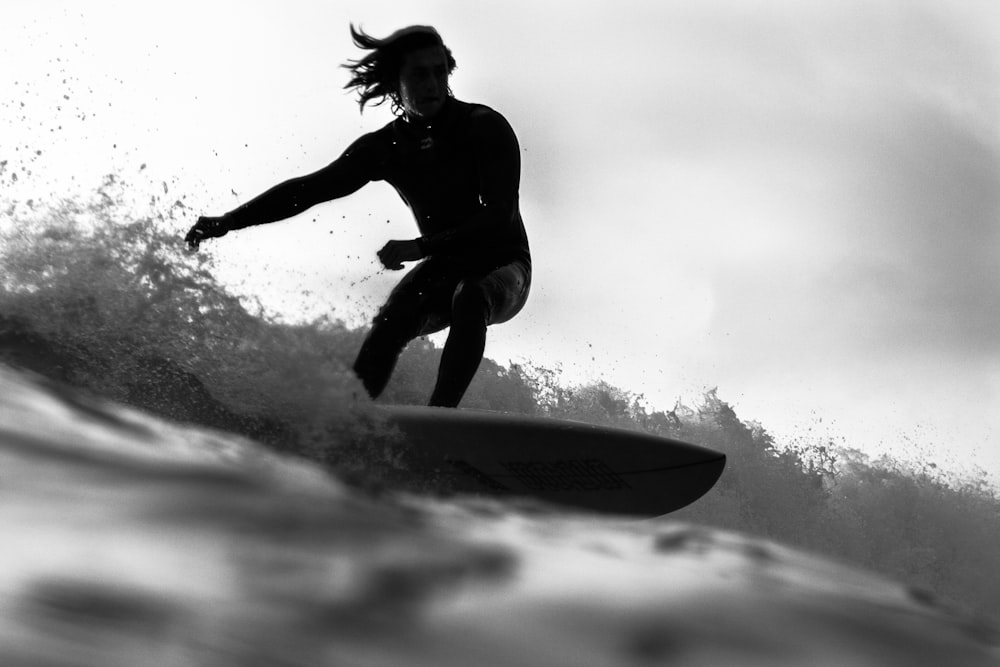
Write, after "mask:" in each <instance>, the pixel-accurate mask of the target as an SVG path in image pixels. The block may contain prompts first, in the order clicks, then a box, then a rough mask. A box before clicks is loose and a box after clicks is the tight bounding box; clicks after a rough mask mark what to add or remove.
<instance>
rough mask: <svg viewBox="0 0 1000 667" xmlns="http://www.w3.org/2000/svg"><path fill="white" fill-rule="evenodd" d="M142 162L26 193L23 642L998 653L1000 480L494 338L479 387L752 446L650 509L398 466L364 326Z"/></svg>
mask: <svg viewBox="0 0 1000 667" xmlns="http://www.w3.org/2000/svg"><path fill="white" fill-rule="evenodd" d="M119 186H120V184H119V183H118V181H117V178H116V177H111V176H109V177H108V179H106V181H105V183H104V185H103V186H102V188H100V189H99V190H98V191H97V192H95V193H93V194H92V195H89V196H85V197H80V198H76V199H71V200H64V201H51V202H44V203H41V202H36V201H31V202H20V201H18V202H5V203H4V205H3V206H2V207H0V209H2V210H3V213H2V215H0V261H2V266H3V273H2V276H0V281H2V282H0V288H2V289H0V464H2V468H0V531H2V534H3V535H5V539H4V548H3V550H2V551H0V617H2V618H3V623H2V627H0V663H2V664H5V665H6V664H11V665H135V664H158V665H159V664H162V665H193V664H223V665H227V664H233V665H236V664H240V665H243V664H289V665H298V664H302V665H312V664H351V665H354V664H357V665H380V664H385V665H388V664H416V665H422V664H426V665H468V664H479V665H524V664H553V665H562V664H565V665H570V664H572V665H588V664H594V665H598V664H600V665H607V664H620V665H629V664H636V665H641V664H684V665H702V664H703V665H725V664H734V665H736V664H739V665H753V664H761V665H775V664H789V665H791V664H816V665H822V664H829V665H843V664H851V665H864V664H872V665H876V664H877V665H887V664H900V665H902V664H908V665H910V664H944V662H945V661H947V663H948V664H956V665H961V664H968V665H980V664H983V665H985V664H996V662H997V661H998V660H1000V653H998V645H1000V634H998V632H997V629H996V628H997V625H996V622H995V620H993V619H995V618H996V617H997V615H998V614H1000V579H998V576H997V572H1000V553H998V550H997V548H996V545H997V544H1000V511H998V510H1000V501H998V499H997V496H996V493H995V491H994V490H993V489H992V487H991V486H990V485H989V484H988V483H987V482H986V480H985V478H984V477H975V476H973V477H956V476H951V475H948V474H946V473H944V472H941V471H940V470H938V469H936V468H934V467H933V466H931V465H929V464H928V465H921V464H912V463H906V462H901V461H896V460H891V459H881V460H876V461H873V460H870V459H868V458H866V457H865V456H864V455H862V454H861V453H859V452H856V451H853V450H850V449H848V448H844V447H835V446H834V445H833V444H831V443H826V444H822V443H820V444H810V445H797V446H793V445H790V444H788V443H780V442H775V441H774V439H773V438H772V437H771V436H770V435H769V434H768V433H767V430H766V426H764V425H760V424H756V423H754V422H752V421H749V420H746V419H744V418H743V417H741V416H739V415H736V414H735V412H734V411H733V410H732V408H731V407H730V406H729V405H728V404H727V403H726V402H725V401H724V399H722V398H720V396H719V393H717V392H709V393H708V394H706V395H705V397H704V399H703V401H702V402H701V403H700V404H698V405H694V406H684V405H678V406H677V407H676V408H675V409H674V410H673V411H670V412H657V411H651V410H649V409H647V408H646V407H644V406H643V405H642V403H641V401H640V400H639V399H638V398H637V397H635V396H634V395H633V394H631V393H630V392H628V390H627V389H622V388H617V387H612V386H609V385H607V384H604V383H596V384H594V385H590V386H582V387H579V386H576V387H571V386H564V385H563V384H561V382H560V379H559V377H558V374H557V373H554V372H553V371H550V370H548V369H545V368H540V367H530V366H525V365H509V366H506V367H504V366H501V365H499V364H496V363H494V362H492V361H489V360H487V361H485V362H484V364H483V367H482V368H481V369H480V374H479V376H478V377H477V379H476V381H475V384H474V386H473V387H472V389H471V390H470V393H469V396H468V398H467V401H466V405H467V406H470V407H484V408H490V409H499V410H506V411H512V412H521V413H527V414H545V415H550V416H556V417H566V418H573V419H581V420H584V421H592V422H595V423H604V424H615V425H618V426H623V427H626V428H635V429H644V430H648V431H652V432H657V433H662V434H664V435H669V436H672V437H678V438H680V439H683V440H689V441H692V442H697V443H700V444H704V445H706V446H709V447H712V448H715V449H718V450H721V451H723V452H725V453H726V454H727V457H728V461H729V463H728V466H727V470H726V473H725V474H724V476H723V478H722V479H721V480H720V481H719V483H718V484H717V486H716V488H715V489H713V491H712V492H710V493H709V494H708V495H707V496H705V497H704V498H703V499H702V500H700V501H698V502H697V503H695V504H694V505H693V506H691V507H689V508H686V509H684V510H682V511H680V512H678V513H675V514H673V515H670V516H668V517H663V518H661V519H657V520H652V521H643V522H637V521H629V520H626V519H617V518H608V517H596V516H589V515H586V514H581V513H574V512H569V511H567V510H565V509H560V508H555V507H546V506H540V505H537V504H532V503H527V502H513V503H499V502H490V501H485V500H481V499H469V498H432V497H414V496H405V495H400V494H397V493H395V492H393V491H392V489H389V488H386V487H385V486H384V484H382V483H381V480H379V479H378V477H377V475H373V474H371V471H372V470H373V469H374V468H373V466H372V465H371V463H372V460H373V458H378V459H380V462H385V460H388V459H391V444H392V442H393V437H394V436H393V434H392V433H391V431H389V430H388V429H386V427H385V425H384V424H382V423H380V422H379V420H378V417H377V416H376V413H375V412H374V411H373V410H371V404H370V402H369V401H368V399H367V398H366V397H365V396H364V392H363V391H362V390H361V387H360V385H359V383H358V382H357V380H356V379H355V378H354V377H353V375H352V373H351V372H350V370H349V368H350V364H351V362H352V360H353V356H354V354H355V353H356V350H357V348H358V346H359V344H360V341H361V337H362V336H363V331H360V330H357V329H352V328H350V327H348V326H346V325H344V324H342V323H339V322H336V321H332V320H322V319H321V320H316V321H312V322H306V323H299V324H288V323H283V322H281V321H277V320H275V319H274V318H273V317H270V316H269V315H268V314H267V313H265V312H263V310H262V309H261V308H259V307H257V306H255V304H253V303H252V302H248V301H247V300H245V299H241V298H239V297H237V296H234V295H233V294H231V293H229V292H227V290H226V289H225V288H224V287H223V286H221V285H220V283H219V282H218V281H217V280H216V279H215V277H214V274H213V267H212V265H211V263H210V261H209V260H208V259H206V258H205V256H204V255H199V254H191V253H188V252H186V251H185V250H184V249H183V248H182V247H181V245H180V244H179V243H178V230H179V229H182V228H183V227H184V224H183V220H184V216H185V215H186V211H185V210H184V207H183V205H178V206H165V205H162V202H160V203H156V202H154V204H156V205H153V206H147V207H145V208H144V207H143V206H138V205H137V204H136V203H135V202H134V201H130V200H127V198H126V197H124V196H123V195H122V189H121V188H120V187H119ZM143 210H148V211H150V212H149V213H137V211H143ZM439 355H440V350H438V349H436V348H435V346H434V345H432V344H431V343H429V342H427V341H418V342H415V343H414V344H413V345H412V346H411V348H410V349H409V350H408V351H407V353H406V355H404V358H403V359H402V360H401V362H400V366H399V369H398V371H397V374H396V377H395V378H394V381H393V384H392V386H391V387H390V388H389V390H388V392H387V395H386V397H385V400H386V401H388V402H403V403H406V402H410V403H419V402H421V401H422V399H423V396H424V395H425V393H426V388H427V386H428V385H429V384H430V382H431V381H432V378H433V373H434V370H435V369H436V364H437V360H438V358H439Z"/></svg>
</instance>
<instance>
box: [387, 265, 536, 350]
mask: <svg viewBox="0 0 1000 667" xmlns="http://www.w3.org/2000/svg"><path fill="white" fill-rule="evenodd" d="M530 290H531V266H530V265H529V264H528V263H527V262H525V261H523V260H520V259H515V260H513V261H511V262H509V263H507V264H502V265H500V266H497V267H495V268H492V269H486V270H483V269H478V270H476V269H470V268H468V267H465V266H462V265H461V264H459V263H457V262H454V261H451V260H448V259H443V258H435V257H430V258H428V259H425V260H424V261H422V262H421V263H420V264H418V265H417V266H415V267H414V268H413V269H411V270H410V272H409V273H407V274H406V275H405V276H404V277H403V279H402V280H400V281H399V284H398V285H396V287H395V288H394V289H393V290H392V292H391V293H390V294H389V298H388V299H387V300H386V303H385V305H384V306H382V308H381V309H380V310H379V313H378V315H377V316H376V318H375V321H376V323H377V324H379V325H381V326H389V327H392V328H397V327H399V329H401V331H400V332H399V333H400V334H402V337H404V338H407V339H412V338H416V337H418V336H426V335H428V334H432V333H435V332H437V331H441V330H442V329H445V328H446V327H448V326H450V325H451V322H452V313H453V308H454V307H455V305H456V302H457V300H458V299H460V298H462V296H461V295H462V294H463V293H465V294H466V295H467V296H468V294H469V292H470V291H471V292H472V296H473V298H472V299H471V300H472V301H473V302H474V303H477V304H481V306H482V307H483V308H484V313H483V314H484V316H485V317H486V323H487V325H491V324H501V323H503V322H507V321H508V320H510V319H511V318H513V317H514V316H515V315H517V314H518V313H519V312H521V309H522V308H523V307H524V304H525V302H526V301H527V299H528V293H529V292H530Z"/></svg>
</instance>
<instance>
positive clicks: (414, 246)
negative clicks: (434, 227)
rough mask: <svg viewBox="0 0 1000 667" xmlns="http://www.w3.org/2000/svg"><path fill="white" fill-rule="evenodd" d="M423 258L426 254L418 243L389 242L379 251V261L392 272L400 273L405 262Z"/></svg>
mask: <svg viewBox="0 0 1000 667" xmlns="http://www.w3.org/2000/svg"><path fill="white" fill-rule="evenodd" d="M423 258H424V253H423V252H421V250H420V244H419V243H417V242H416V241H389V242H388V243H386V244H385V245H384V246H382V249H381V250H379V251H378V259H379V261H380V262H382V266H384V267H385V268H387V269H389V270H390V271H399V270H400V269H401V268H403V262H415V261H417V260H418V259H423Z"/></svg>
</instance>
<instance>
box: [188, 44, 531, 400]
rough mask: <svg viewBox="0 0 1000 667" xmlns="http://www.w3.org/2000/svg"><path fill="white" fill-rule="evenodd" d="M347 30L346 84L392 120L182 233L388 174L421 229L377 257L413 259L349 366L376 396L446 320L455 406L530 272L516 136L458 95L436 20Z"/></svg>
mask: <svg viewBox="0 0 1000 667" xmlns="http://www.w3.org/2000/svg"><path fill="white" fill-rule="evenodd" d="M351 36H352V38H353V39H354V43H355V45H357V46H358V47H359V48H361V49H364V50H366V51H368V53H367V54H366V55H365V56H364V57H362V58H360V59H359V60H352V61H349V62H348V63H347V64H345V65H344V67H346V68H348V69H349V70H350V71H351V74H352V77H351V79H350V81H349V82H348V84H347V86H345V87H346V88H348V89H353V90H355V91H357V93H358V95H359V105H360V107H361V110H362V111H364V107H365V105H366V104H368V103H369V102H371V103H372V104H373V106H378V105H380V104H382V103H384V102H386V101H387V100H388V101H389V102H390V103H391V108H392V111H393V114H394V115H395V116H396V118H395V120H393V121H391V122H389V123H388V124H387V125H385V126H384V127H382V128H381V129H380V130H377V131H375V132H371V133H369V134H365V135H364V136H362V137H361V138H359V139H358V140H357V141H355V142H354V143H352V144H351V145H350V146H349V147H348V148H347V150H345V151H344V152H343V154H342V155H341V156H340V157H339V158H337V159H336V160H334V161H333V162H332V163H331V164H329V165H328V166H326V167H324V168H322V169H320V170H319V171H317V172H315V173H312V174H309V175H306V176H301V177H298V178H293V179H291V180H288V181H285V182H283V183H280V184H279V185H277V186H275V187H273V188H271V189H270V190H267V191H266V192H264V193H263V194H261V195H259V196H258V197H256V198H255V199H252V200H251V201H249V202H247V203H246V204H243V205H242V206H240V207H238V208H236V209H235V210H233V211H231V212H229V213H227V214H225V215H223V216H219V217H207V216H202V217H200V218H199V219H198V221H197V222H196V223H195V225H194V226H193V227H192V228H191V230H190V231H189V232H188V233H187V236H186V237H185V241H186V242H187V243H188V245H189V246H191V248H197V247H198V245H199V244H200V243H201V242H202V241H204V240H206V239H210V238H218V237H220V236H224V235H225V234H226V233H227V232H230V231H233V230H236V229H243V228H245V227H250V226H253V225H261V224H266V223H270V222H276V221H278V220H284V219H286V218H290V217H292V216H295V215H297V214H299V213H302V212H303V211H305V210H306V209H308V208H310V207H312V206H314V205H316V204H319V203H321V202H326V201H330V200H332V199H337V198H339V197H344V196H346V195H349V194H351V193H353V192H355V191H357V190H358V189H360V188H361V187H362V186H363V185H365V184H366V183H368V182H371V181H386V182H388V183H389V184H390V185H392V186H393V187H394V188H395V189H396V191H397V192H398V193H399V195H400V196H401V197H402V199H403V201H404V202H405V203H406V204H407V205H408V206H409V207H410V209H411V210H412V212H413V215H414V217H415V218H416V222H417V227H418V229H419V231H420V236H419V237H418V238H414V239H407V240H390V241H389V242H388V243H386V244H385V245H384V246H383V247H382V249H381V250H379V252H378V259H379V261H380V262H381V263H382V265H383V266H384V267H385V268H386V269H389V270H392V271H398V270H401V269H403V268H404V264H405V263H407V262H419V263H418V264H416V266H415V267H413V268H412V269H410V271H409V272H408V273H407V274H406V275H405V276H403V278H402V280H400V282H399V283H398V284H397V285H396V287H395V288H394V289H393V290H392V292H391V293H390V295H389V298H388V300H387V301H386V303H385V305H383V306H382V308H381V309H380V310H379V311H378V314H377V315H376V316H375V318H374V320H373V322H372V326H371V329H370V330H369V332H368V334H367V336H366V338H365V341H364V343H363V344H362V346H361V350H360V352H359V353H358V356H357V360H356V361H355V363H354V371H355V373H356V374H357V375H358V377H359V378H360V380H361V382H362V383H363V385H364V387H365V389H366V390H367V392H368V393H369V395H371V397H372V398H375V397H377V396H378V395H379V394H381V393H382V390H383V389H385V386H386V384H387V383H388V381H389V377H390V376H391V374H392V371H393V368H394V367H395V365H396V360H397V359H398V358H399V355H400V353H401V352H402V351H403V349H404V348H405V347H406V345H407V343H409V342H410V341H411V340H413V339H414V338H417V337H418V336H423V335H426V334H430V333H433V332H436V331H441V330H443V329H445V328H446V327H450V330H449V332H448V338H447V340H446V342H445V345H444V350H443V351H442V356H441V364H440V367H439V369H438V377H437V382H436V384H435V386H434V390H433V393H432V394H431V398H430V405H436V406H446V407H455V406H457V405H458V403H459V402H460V401H461V399H462V396H463V395H464V394H465V391H466V389H467V388H468V386H469V383H470V382H471V381H472V378H473V376H474V375H475V373H476V369H477V368H478V367H479V364H480V362H481V361H482V358H483V351H484V348H485V345H486V327H487V326H488V325H491V324H500V323H502V322H506V321H508V320H510V319H511V318H512V317H514V316H515V315H517V313H518V312H519V311H520V310H521V308H522V307H523V306H524V303H525V300H526V299H527V296H528V290H529V287H530V284H531V255H530V253H529V250H528V240H527V235H526V233H525V229H524V223H523V221H522V219H521V213H520V210H519V206H518V187H519V182H520V171H521V166H520V149H519V147H518V142H517V138H516V136H515V135H514V131H513V130H512V129H511V126H510V125H509V124H508V122H507V121H506V119H505V118H504V117H503V116H502V115H500V114H499V113H498V112H496V111H494V110H493V109H491V108H489V107H487V106H483V105H481V104H471V103H467V102H462V101H460V100H458V99H456V98H455V97H454V96H453V94H452V92H451V88H450V87H449V85H448V80H449V77H450V75H451V73H452V71H453V70H454V69H455V59H454V57H453V56H452V53H451V50H450V49H448V47H447V46H445V44H444V42H443V41H442V39H441V37H440V35H439V34H438V32H437V31H436V30H435V29H434V28H431V27H428V26H410V27H408V28H403V29H401V30H397V31H396V32H394V33H393V34H391V35H389V36H388V37H386V38H383V39H379V38H376V37H373V36H371V35H369V34H366V33H365V32H363V31H362V30H360V29H357V30H356V29H355V28H354V26H353V25H352V26H351Z"/></svg>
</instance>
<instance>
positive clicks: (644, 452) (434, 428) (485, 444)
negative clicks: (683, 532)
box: [380, 406, 726, 517]
mask: <svg viewBox="0 0 1000 667" xmlns="http://www.w3.org/2000/svg"><path fill="white" fill-rule="evenodd" d="M380 409H381V410H382V411H383V412H384V413H385V415H386V416H387V418H388V421H389V422H391V423H392V424H393V425H395V426H396V428H397V429H398V431H399V433H400V434H401V445H400V447H399V457H400V464H401V465H400V466H399V468H398V469H397V470H396V473H395V474H392V475H391V477H392V479H391V483H392V485H393V486H397V487H398V488H403V489H404V490H410V491H415V492H420V493H427V492H437V493H441V494H467V495H478V496H491V497H527V498H534V499H538V500H542V501H545V502H547V503H554V504H557V505H565V506H569V507H574V508H579V509H584V510H591V511H596V512H602V513H609V514H619V515H629V516H635V517H654V516H660V515H663V514H668V513H670V512H673V511H676V510H678V509H680V508H682V507H685V506H686V505H689V504H691V503H693V502H694V501H696V500H697V499H698V498H700V497H701V496H703V495H704V494H705V493H707V492H708V491H709V489H711V488H712V486H713V485H714V484H715V482H716V481H717V480H718V479H719V477H720V476H721V475H722V471H723V468H724V467H725V464H726V457H725V455H724V454H721V453H719V452H717V451H714V450H712V449H709V448H707V447H701V446H698V445H693V444H690V443H686V442H681V441H679V440H672V439H670V438H664V437H660V436H655V435H652V434H649V433H643V432H638V431H630V430H625V429H621V428H611V427H606V426H595V425H593V424H586V423H583V422H577V421H568V420H559V419H551V418H545V417H528V416H522V415H512V414H506V413H500V412H489V411H483V410H469V409H452V408H430V407H416V406H380Z"/></svg>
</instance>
